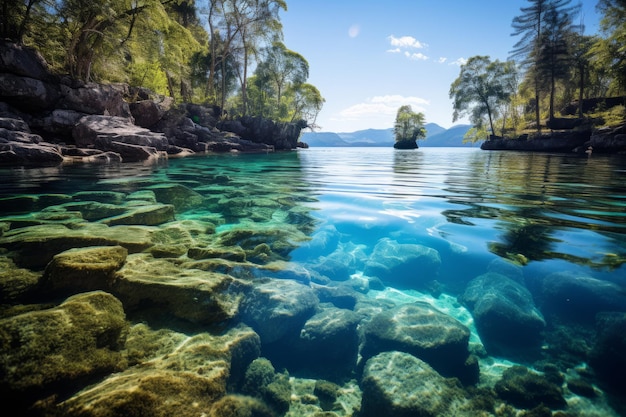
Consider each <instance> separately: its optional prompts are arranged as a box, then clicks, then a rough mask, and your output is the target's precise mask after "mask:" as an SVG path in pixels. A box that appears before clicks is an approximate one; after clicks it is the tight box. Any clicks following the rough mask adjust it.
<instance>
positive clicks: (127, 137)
mask: <svg viewBox="0 0 626 417" xmlns="http://www.w3.org/2000/svg"><path fill="white" fill-rule="evenodd" d="M72 136H73V138H74V141H75V142H76V145H77V146H79V147H83V148H90V147H93V148H97V149H101V150H104V151H114V152H117V153H119V154H121V155H122V158H124V160H129V161H131V160H132V161H140V160H145V159H149V158H150V157H151V156H154V155H155V154H156V152H155V150H156V151H165V150H166V149H167V147H168V145H169V143H168V140H167V137H166V136H165V135H164V134H162V133H155V132H151V131H149V130H148V129H144V128H142V127H139V126H136V125H134V124H133V123H132V121H131V120H130V119H128V118H124V117H111V116H100V115H90V116H84V117H82V118H81V119H80V120H79V122H78V124H77V125H76V126H75V127H74V130H73V131H72ZM142 150H143V152H142Z"/></svg>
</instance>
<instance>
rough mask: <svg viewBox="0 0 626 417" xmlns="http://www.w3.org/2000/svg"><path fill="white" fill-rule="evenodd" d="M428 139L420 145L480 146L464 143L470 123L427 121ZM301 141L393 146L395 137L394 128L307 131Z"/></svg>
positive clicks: (327, 145) (321, 145)
mask: <svg viewBox="0 0 626 417" xmlns="http://www.w3.org/2000/svg"><path fill="white" fill-rule="evenodd" d="M425 128H426V139H420V140H419V141H418V142H417V144H418V145H419V146H420V147H434V146H464V147H467V146H478V144H466V143H463V136H464V135H465V133H466V132H467V131H468V130H469V129H470V128H471V126H469V125H457V126H452V127H451V128H450V129H445V128H443V127H441V126H439V125H438V124H436V123H427V124H426V126H425ZM300 142H304V143H307V144H308V145H309V146H311V147H356V146H359V147H363V146H393V144H394V142H395V139H394V136H393V129H366V130H358V131H356V132H350V133H345V132H344V133H334V132H305V133H303V134H302V136H301V137H300Z"/></svg>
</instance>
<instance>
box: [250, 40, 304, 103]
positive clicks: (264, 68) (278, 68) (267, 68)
mask: <svg viewBox="0 0 626 417" xmlns="http://www.w3.org/2000/svg"><path fill="white" fill-rule="evenodd" d="M263 55H264V60H263V61H261V62H260V63H259V65H258V66H257V68H256V71H255V75H257V77H259V79H262V80H264V81H265V82H267V83H270V84H271V87H272V91H274V92H275V97H274V98H275V100H276V107H277V108H280V107H281V104H282V103H281V101H282V97H283V95H284V93H285V89H286V87H287V86H288V85H294V86H297V85H299V84H303V83H304V82H305V81H306V80H307V78H309V63H308V62H307V60H306V59H304V57H303V56H302V55H300V54H299V53H297V52H294V51H291V50H289V49H287V47H286V46H285V45H284V44H283V43H282V42H274V43H273V44H272V46H270V47H268V48H266V49H265V50H264V54H263Z"/></svg>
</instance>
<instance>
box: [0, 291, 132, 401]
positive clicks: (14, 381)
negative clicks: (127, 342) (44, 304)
mask: <svg viewBox="0 0 626 417" xmlns="http://www.w3.org/2000/svg"><path fill="white" fill-rule="evenodd" d="M127 330H128V323H127V322H126V317H125V314H124V310H123V308H122V303H120V301H119V300H118V299H116V298H115V297H113V296H112V295H110V294H108V293H105V292H101V291H95V292H91V293H84V294H79V295H75V296H72V297H70V298H68V299H67V300H65V301H64V302H63V303H62V304H60V305H59V306H58V307H54V308H49V309H42V310H36V311H30V312H26V313H23V314H20V315H17V316H13V317H9V318H5V319H2V320H0V351H2V353H3V354H2V355H0V376H1V378H2V379H1V382H0V389H1V390H2V396H3V397H4V398H8V397H15V398H18V399H19V402H29V401H30V402H32V401H34V400H36V399H38V398H37V397H36V395H37V394H38V393H44V392H46V391H47V390H53V391H54V389H55V388H59V387H63V386H64V385H65V386H66V387H67V386H71V385H72V383H73V382H77V381H81V380H85V379H88V378H92V377H94V376H96V375H100V374H103V373H110V372H113V371H118V370H121V369H123V368H124V367H125V360H124V358H123V357H122V354H121V353H120V350H121V348H122V347H123V343H124V338H125V336H126V332H127ZM59 389H62V388H59Z"/></svg>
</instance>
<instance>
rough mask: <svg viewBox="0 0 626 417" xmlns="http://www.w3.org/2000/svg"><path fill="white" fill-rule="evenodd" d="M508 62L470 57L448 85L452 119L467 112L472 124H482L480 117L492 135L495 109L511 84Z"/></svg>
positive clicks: (504, 97)
mask: <svg viewBox="0 0 626 417" xmlns="http://www.w3.org/2000/svg"><path fill="white" fill-rule="evenodd" d="M511 68H513V67H512V66H511V65H510V64H506V63H503V62H500V61H498V60H496V61H494V62H491V60H490V59H489V57H488V56H480V55H477V56H473V57H471V58H469V59H468V60H467V63H465V64H464V65H462V66H461V72H460V74H459V77H458V78H457V79H456V80H454V82H453V83H452V85H451V86H450V98H451V99H452V100H453V104H452V107H453V109H454V114H453V116H452V118H453V121H457V120H458V119H459V118H460V117H461V116H464V115H469V117H470V121H471V122H472V123H473V124H474V125H475V126H476V127H482V126H483V123H484V117H485V116H486V117H487V119H488V122H489V128H490V130H491V134H492V135H495V134H496V133H495V129H494V119H495V117H496V111H497V109H498V107H499V106H501V105H502V104H503V103H506V102H508V100H509V97H510V96H511V94H512V93H513V91H512V90H511V88H512V86H513V85H514V84H515V83H514V82H513V81H512V80H511V77H514V76H515V72H514V71H512V69H511Z"/></svg>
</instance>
